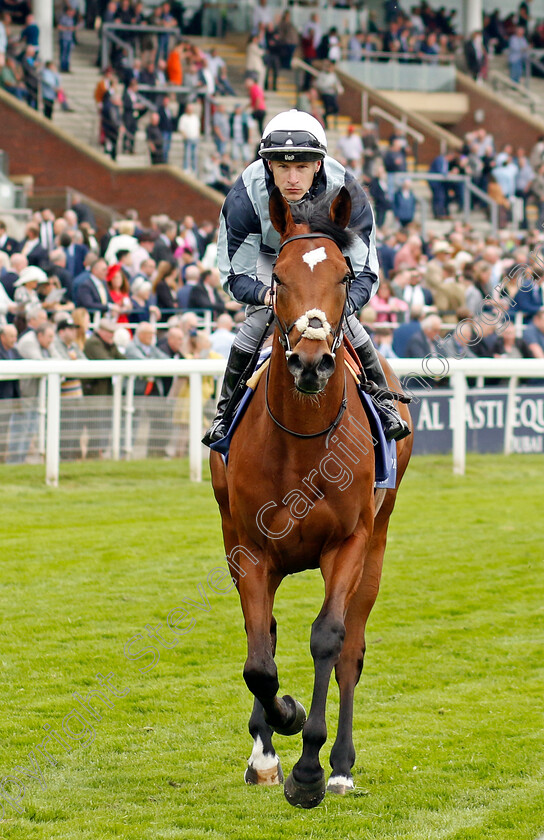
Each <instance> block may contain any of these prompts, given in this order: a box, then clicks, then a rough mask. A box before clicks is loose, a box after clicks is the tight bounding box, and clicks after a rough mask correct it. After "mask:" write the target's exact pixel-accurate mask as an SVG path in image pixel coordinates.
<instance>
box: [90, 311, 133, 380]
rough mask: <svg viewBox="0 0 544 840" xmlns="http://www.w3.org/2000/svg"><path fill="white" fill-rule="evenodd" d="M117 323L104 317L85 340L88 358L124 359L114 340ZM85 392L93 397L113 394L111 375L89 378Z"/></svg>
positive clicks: (102, 359)
mask: <svg viewBox="0 0 544 840" xmlns="http://www.w3.org/2000/svg"><path fill="white" fill-rule="evenodd" d="M116 329H117V324H116V322H115V321H114V320H112V319H110V318H102V319H101V320H100V323H99V325H98V328H97V329H95V331H94V333H93V335H92V336H91V337H90V338H88V339H87V341H86V342H85V348H84V352H85V355H86V357H87V358H88V359H94V360H95V361H105V360H107V359H124V358H125V357H124V356H123V354H122V353H120V352H119V350H118V349H117V347H116V345H115V342H114V340H113V337H114V334H115V330H116ZM85 393H87V394H89V395H90V396H93V397H102V396H110V395H111V394H113V386H112V382H111V377H106V378H104V379H87V380H86V381H85Z"/></svg>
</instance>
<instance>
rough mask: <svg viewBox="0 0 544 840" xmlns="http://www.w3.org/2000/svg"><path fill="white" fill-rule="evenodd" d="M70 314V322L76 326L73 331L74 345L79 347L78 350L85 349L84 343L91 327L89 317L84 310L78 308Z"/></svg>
mask: <svg viewBox="0 0 544 840" xmlns="http://www.w3.org/2000/svg"><path fill="white" fill-rule="evenodd" d="M71 314H72V321H73V322H74V324H75V325H76V331H75V339H74V341H75V343H76V344H77V346H78V347H79V349H80V350H83V349H84V347H85V342H86V341H87V338H88V335H87V334H88V332H89V327H90V326H91V316H90V315H89V313H88V312H87V310H86V309H83V308H81V307H80V308H79V309H74V310H73V312H72V313H71Z"/></svg>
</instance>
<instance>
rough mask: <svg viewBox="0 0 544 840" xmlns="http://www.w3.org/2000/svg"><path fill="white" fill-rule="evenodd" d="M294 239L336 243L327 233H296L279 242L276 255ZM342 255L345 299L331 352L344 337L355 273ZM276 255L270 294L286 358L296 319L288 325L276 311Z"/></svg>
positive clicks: (289, 351) (334, 333)
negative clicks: (345, 271)
mask: <svg viewBox="0 0 544 840" xmlns="http://www.w3.org/2000/svg"><path fill="white" fill-rule="evenodd" d="M296 239H329V240H330V241H331V242H334V244H335V245H336V242H335V240H334V238H333V237H332V236H329V234H328V233H297V234H296V235H295V236H290V237H289V238H288V239H285V240H284V241H283V242H282V243H281V245H280V248H279V251H278V257H279V255H280V254H281V252H282V250H283V249H284V248H285V246H286V245H288V244H289V243H290V242H294V241H295V240H296ZM342 256H343V257H344V259H345V261H346V265H347V268H348V273H347V274H346V277H345V279H344V281H343V282H344V283H345V287H346V297H345V300H344V307H343V309H342V315H341V316H340V318H339V320H338V324H337V326H336V329H335V331H334V332H333V333H332V338H333V340H332V344H331V347H330V351H331V353H333V354H334V353H336V351H337V350H338V348H339V347H340V345H341V343H342V339H343V338H344V333H343V329H342V327H343V324H344V319H345V317H346V308H347V305H348V296H349V289H350V286H351V283H352V282H353V280H354V279H355V274H354V271H353V266H352V265H351V260H350V258H349V257H348V256H346V255H345V254H342ZM278 257H276V259H275V260H274V265H273V266H272V283H271V286H270V292H271V295H272V306H273V308H274V321H275V323H276V325H277V327H278V330H279V333H280V335H279V342H280V344H281V346H282V347H283V348H284V350H285V356H286V358H287V359H288V358H289V356H290V355H291V353H292V352H293V350H292V349H291V342H290V341H289V334H290V333H291V332H292V330H293V328H294V326H295V324H296V323H297V320H298V319H295V320H294V321H293V323H292V324H290V325H287V324H284V323H283V321H282V320H281V318H280V317H279V315H278V312H277V310H276V293H275V292H276V290H275V285H276V283H275V279H274V277H275V275H274V267H275V265H276V262H277V259H278Z"/></svg>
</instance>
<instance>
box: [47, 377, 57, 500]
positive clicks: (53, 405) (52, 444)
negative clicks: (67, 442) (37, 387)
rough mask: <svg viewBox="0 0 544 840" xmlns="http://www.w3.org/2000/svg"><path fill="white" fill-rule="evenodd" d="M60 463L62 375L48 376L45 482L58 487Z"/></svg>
mask: <svg viewBox="0 0 544 840" xmlns="http://www.w3.org/2000/svg"><path fill="white" fill-rule="evenodd" d="M59 462H60V374H58V373H48V374H47V449H46V457H45V482H46V484H48V485H49V486H50V487H58V484H59Z"/></svg>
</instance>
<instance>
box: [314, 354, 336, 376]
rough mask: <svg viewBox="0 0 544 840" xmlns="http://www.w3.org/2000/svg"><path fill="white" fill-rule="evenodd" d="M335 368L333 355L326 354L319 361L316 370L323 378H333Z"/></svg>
mask: <svg viewBox="0 0 544 840" xmlns="http://www.w3.org/2000/svg"><path fill="white" fill-rule="evenodd" d="M335 367H336V362H335V360H334V356H333V355H332V353H325V355H324V356H322V357H321V359H320V360H319V363H318V365H317V368H316V369H317V372H318V373H319V374H320V375H321V376H331V375H332V374H333V373H334V369H335Z"/></svg>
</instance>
